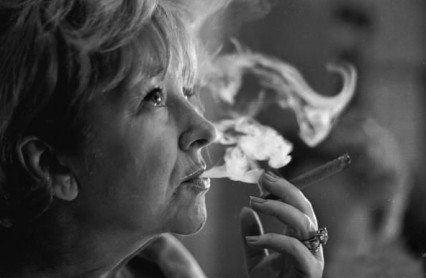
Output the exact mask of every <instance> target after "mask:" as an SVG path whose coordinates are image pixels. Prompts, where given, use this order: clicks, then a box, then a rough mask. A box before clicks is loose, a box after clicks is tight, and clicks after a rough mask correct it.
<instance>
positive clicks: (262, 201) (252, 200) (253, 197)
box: [250, 196, 266, 204]
mask: <svg viewBox="0 0 426 278" xmlns="http://www.w3.org/2000/svg"><path fill="white" fill-rule="evenodd" d="M265 202H266V200H265V199H262V198H259V197H255V196H250V203H257V204H262V203H265Z"/></svg>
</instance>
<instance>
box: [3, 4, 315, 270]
mask: <svg viewBox="0 0 426 278" xmlns="http://www.w3.org/2000/svg"><path fill="white" fill-rule="evenodd" d="M0 14H1V16H0V20H1V25H0V26H1V33H0V40H1V43H0V45H1V48H0V59H1V61H2V62H1V65H0V72H1V74H0V100H1V102H0V103H1V108H0V113H1V114H0V115H1V125H0V127H1V129H0V140H1V142H0V148H1V153H2V155H1V172H0V173H1V176H0V182H1V184H0V190H1V199H0V224H1V228H0V231H1V234H0V237H1V242H0V243H1V246H2V248H1V251H0V252H1V263H0V264H1V269H0V277H145V276H148V277H162V276H157V275H164V274H167V273H168V272H167V271H166V268H167V265H170V264H172V263H173V262H170V264H169V262H165V261H162V260H161V258H164V257H161V256H159V257H158V256H157V257H158V258H160V259H159V260H158V261H157V262H154V263H157V264H158V265H159V266H160V268H163V269H162V270H160V272H161V271H162V272H163V273H162V274H160V273H158V272H157V271H158V269H157V270H155V271H154V272H150V270H149V271H148V269H150V268H151V263H149V262H146V261H144V260H143V259H142V258H148V259H151V260H155V258H156V256H155V255H153V254H170V249H167V248H166V249H165V245H162V244H161V241H160V244H158V241H155V239H158V238H159V237H160V235H163V234H164V233H175V234H182V235H187V234H193V233H195V232H197V231H198V230H199V229H200V228H201V227H202V225H203V224H204V222H205V221H206V211H205V194H206V192H207V190H208V189H209V180H208V179H203V178H200V175H201V174H202V173H203V171H204V170H205V167H206V166H205V163H204V161H203V158H202V155H201V152H202V150H203V149H204V148H205V147H206V146H207V145H209V144H210V143H211V142H212V141H213V140H214V138H215V136H216V135H215V129H214V127H213V125H212V124H211V123H210V122H209V121H207V120H206V119H205V118H204V117H203V116H202V115H201V114H200V113H199V111H198V109H197V108H196V105H195V102H196V97H195V96H194V95H195V94H196V90H195V89H194V88H195V87H196V84H197V80H198V79H199V76H197V53H199V51H198V49H197V47H198V44H197V43H196V40H195V37H194V36H193V34H192V32H191V28H190V25H189V20H190V19H191V18H192V16H191V15H190V14H189V12H188V11H187V8H185V6H184V4H182V3H178V2H177V1H172V0H170V1H167V0H163V1H155V0H132V1H131V0H122V1H107V0H105V1H100V0H99V1H89V0H79V1H77V0H74V1H71V0H55V1H49V0H1V1H0ZM192 20H195V19H194V18H192ZM260 183H261V185H262V186H263V187H264V188H265V190H267V191H270V192H271V193H274V194H275V195H277V196H280V197H281V200H282V202H280V201H272V200H268V201H265V200H263V199H259V198H255V197H254V198H252V200H251V207H252V209H254V210H255V211H257V212H261V213H265V214H269V215H273V216H275V217H277V218H278V219H279V220H281V221H282V222H284V223H285V224H286V225H288V226H289V227H291V228H292V230H293V231H294V232H293V233H292V234H291V235H287V236H286V235H278V234H269V235H260V236H259V233H260V232H261V226H260V224H259V223H258V221H257V217H256V214H255V213H254V211H253V210H250V209H245V210H244V211H243V213H242V231H243V235H244V236H248V237H245V245H246V247H247V248H246V253H247V265H248V273H249V275H250V277H320V276H321V274H322V269H323V255H322V249H321V246H317V247H314V248H311V247H309V245H308V247H309V248H310V249H311V250H309V249H308V248H307V247H306V246H305V244H306V243H305V244H304V243H302V242H301V240H305V239H309V238H311V237H312V235H313V234H314V233H315V232H316V231H317V230H318V226H317V223H316V219H315V215H314V212H313V210H312V208H311V205H310V203H309V202H308V201H307V200H306V199H305V198H304V197H303V195H302V194H301V193H300V192H299V191H298V190H297V189H296V188H295V187H293V186H292V185H291V184H289V183H287V182H285V181H284V180H282V179H278V178H277V177H275V176H273V175H264V176H263V177H262V178H261V181H260ZM164 238H166V239H167V238H168V237H160V239H161V240H164ZM314 239H315V238H314ZM154 241H155V242H154ZM152 242H154V244H152V245H149V244H150V243H152ZM169 242H172V245H173V244H174V245H173V246H175V247H176V248H174V251H177V252H178V253H179V252H180V254H183V255H182V256H183V257H184V255H185V250H181V248H180V247H179V245H178V244H175V243H173V241H170V240H169ZM147 246H148V248H146V247H147ZM167 246H168V245H166V247H167ZM264 248H268V249H271V250H273V251H275V253H273V254H271V255H267V253H266V252H265V251H264ZM172 249H173V248H172ZM162 252H163V253H162ZM168 252H169V253H168ZM139 254H140V255H139ZM182 256H181V257H180V258H182ZM176 258H177V259H179V256H177V257H176ZM145 263H146V267H145V265H144V264H145ZM190 265H191V264H189V266H190ZM154 273H155V274H154ZM192 274H193V275H196V274H194V273H192ZM171 275H172V276H173V275H175V276H178V275H179V273H172V274H171ZM188 275H191V274H188Z"/></svg>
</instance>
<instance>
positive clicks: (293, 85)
mask: <svg viewBox="0 0 426 278" xmlns="http://www.w3.org/2000/svg"><path fill="white" fill-rule="evenodd" d="M273 4H274V3H273V2H271V1H266V0H263V1H262V0H234V1H227V3H226V6H227V9H226V10H225V9H223V10H221V14H220V16H219V17H217V18H219V20H218V21H216V24H212V23H213V21H212V22H210V23H211V24H208V29H200V30H210V31H209V32H210V33H209V32H207V31H206V33H204V35H205V36H206V34H211V35H212V37H214V38H215V39H216V41H215V43H214V45H215V46H216V47H218V49H220V45H221V43H223V42H224V41H225V40H227V39H229V38H228V37H229V36H230V35H233V36H234V35H236V34H235V33H236V32H237V31H238V30H239V27H240V26H241V25H242V24H244V23H246V22H247V21H249V20H254V19H258V18H261V17H263V16H265V15H266V14H267V13H269V11H270V10H271V8H272V7H273ZM227 13H228V14H227ZM230 15H232V16H230ZM201 35H202V34H201ZM234 45H235V48H236V50H235V51H233V52H231V53H221V52H220V51H218V52H217V53H216V54H215V55H214V57H213V58H212V59H211V60H210V59H209V60H208V62H206V61H204V65H203V70H204V72H203V76H204V77H205V81H204V86H205V88H206V89H207V91H208V92H209V93H210V94H211V95H213V97H214V98H215V99H216V100H217V105H218V106H220V109H221V110H222V111H224V112H225V113H224V114H225V120H223V121H220V122H217V123H216V127H217V129H218V131H219V133H220V135H221V136H220V139H219V140H218V141H217V143H218V144H221V145H223V146H224V147H225V148H226V152H225V156H224V159H223V164H221V165H219V166H216V167H213V168H212V169H210V170H209V171H207V172H206V173H205V176H208V177H212V178H219V177H228V178H230V179H232V180H239V181H243V182H253V183H255V182H257V179H258V177H259V175H260V174H261V173H262V172H263V170H262V169H261V168H260V166H259V163H258V162H259V161H266V162H267V163H268V165H269V167H271V168H280V167H283V166H285V165H287V164H288V163H289V162H290V159H291V157H290V155H289V154H290V152H291V151H292V144H291V142H289V141H287V140H286V139H284V138H283V137H282V136H281V135H280V134H279V133H278V132H276V131H275V130H273V129H272V128H270V127H266V126H264V125H262V124H260V123H258V122H257V121H256V120H255V118H256V116H257V114H258V113H259V111H261V110H262V109H264V107H266V106H267V105H268V104H270V103H275V104H276V105H278V106H279V107H281V108H282V109H291V110H292V111H293V112H294V114H295V116H296V119H297V122H298V126H299V136H300V138H301V139H302V140H303V141H304V142H305V143H306V144H307V145H308V146H311V147H314V146H316V145H318V144H319V143H321V142H322V141H323V140H324V139H325V138H326V137H327V135H328V134H329V133H330V131H331V129H332V128H333V126H334V124H335V122H336V121H337V119H338V117H339V116H340V115H341V113H342V112H343V111H344V109H345V108H346V107H347V105H348V103H349V102H350V100H351V99H352V97H353V95H354V92H355V87H356V78H357V74H356V71H355V69H354V68H353V67H352V66H351V65H348V64H342V65H336V64H330V65H328V66H327V69H328V70H329V71H330V72H332V73H336V74H338V75H340V76H341V80H342V88H341V90H340V92H338V93H337V94H336V95H334V96H331V97H330V96H324V95H321V94H319V93H317V92H316V91H315V90H314V89H312V88H311V86H309V84H308V82H306V80H305V79H304V78H303V76H302V74H301V73H300V72H299V71H298V70H297V69H296V68H295V67H294V66H292V65H291V64H289V63H286V62H285V61H282V60H280V59H277V58H275V57H271V56H267V55H264V54H262V53H256V52H252V51H249V50H245V49H243V48H242V47H241V46H240V44H239V43H238V42H236V40H234ZM247 75H250V76H251V77H250V79H253V78H254V79H256V80H257V83H258V85H259V90H258V92H257V94H256V96H255V97H254V98H253V99H254V100H252V101H244V102H239V101H238V96H239V95H243V94H245V93H246V92H245V91H244V86H243V85H244V82H245V80H247V79H246V78H245V77H246V76H247Z"/></svg>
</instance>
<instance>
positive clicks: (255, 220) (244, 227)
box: [240, 207, 268, 271]
mask: <svg viewBox="0 0 426 278" xmlns="http://www.w3.org/2000/svg"><path fill="white" fill-rule="evenodd" d="M240 222H241V235H242V237H243V242H244V251H245V258H246V264H247V268H248V270H249V271H251V270H252V268H253V267H255V266H256V265H257V264H258V263H259V262H260V261H261V260H262V259H263V258H264V257H266V256H267V255H268V253H267V251H266V249H262V248H257V247H254V246H250V245H248V244H247V241H246V237H247V236H259V235H262V234H263V228H262V224H261V223H260V220H259V217H258V216H257V214H256V212H254V211H253V210H252V209H250V208H247V207H244V208H243V209H242V210H241V213H240Z"/></svg>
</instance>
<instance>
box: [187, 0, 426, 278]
mask: <svg viewBox="0 0 426 278" xmlns="http://www.w3.org/2000/svg"><path fill="white" fill-rule="evenodd" d="M238 2H242V1H236V3H237V4H236V5H234V6H231V7H230V9H228V11H227V12H226V13H225V14H224V15H223V18H222V20H223V22H225V23H224V24H223V25H224V26H225V25H228V26H232V28H231V29H225V28H216V29H214V30H210V31H209V32H212V33H214V35H215V36H217V37H219V38H220V39H223V38H226V37H228V36H236V37H237V38H238V40H239V41H240V42H241V43H242V44H243V45H244V46H246V47H248V48H249V49H251V50H253V51H256V52H262V53H265V54H268V55H272V56H275V57H277V58H279V59H282V60H284V61H287V62H290V63H292V64H293V65H295V66H296V67H297V68H298V69H299V70H300V71H301V72H302V73H303V75H304V76H305V77H306V80H308V82H309V83H310V84H311V86H312V87H313V88H315V89H316V90H317V91H318V92H321V93H322V94H325V95H327V94H328V95H332V94H334V93H336V92H337V90H338V86H337V85H336V84H337V83H336V78H335V76H333V75H331V74H330V73H328V72H327V71H326V69H325V65H326V64H327V63H329V62H334V61H347V62H350V63H352V64H354V65H355V66H356V67H357V70H358V73H359V79H358V86H357V92H356V97H355V99H354V100H353V101H352V102H351V104H350V107H349V108H348V109H347V111H346V112H345V114H344V115H343V116H342V118H341V120H340V121H339V122H338V123H337V125H336V127H335V129H334V131H333V132H332V133H331V135H330V137H329V138H328V139H327V140H326V141H324V142H323V143H322V144H320V145H319V146H317V147H316V148H313V149H311V148H308V147H307V146H306V145H304V144H303V143H302V142H301V141H300V140H298V139H297V137H296V136H295V134H296V133H297V127H296V124H295V119H294V116H293V115H292V113H291V112H289V111H283V110H281V109H278V107H274V106H273V105H272V106H271V107H269V108H268V109H267V112H263V113H261V114H260V115H259V117H258V120H259V121H261V122H262V123H264V124H266V125H271V126H273V127H274V128H276V129H277V130H279V131H280V132H281V133H282V134H283V136H284V137H286V138H289V139H291V140H292V141H293V142H294V143H295V148H294V151H293V161H292V162H291V163H290V164H289V166H286V167H285V168H284V169H282V170H281V171H280V174H281V175H283V176H284V177H286V178H290V177H292V176H295V175H297V174H298V173H300V172H303V171H305V170H306V169H309V168H312V167H315V166H316V165H319V164H321V163H323V162H325V161H328V160H330V159H332V158H334V157H337V156H338V155H340V154H342V153H345V152H348V153H349V154H350V155H351V157H352V160H353V163H352V165H351V166H350V168H349V169H347V170H345V171H344V172H342V173H341V174H339V175H336V176H335V177H332V178H330V179H327V180H326V181H323V182H321V183H319V184H318V185H316V186H313V187H311V188H309V189H307V190H306V191H304V193H305V194H306V195H307V197H308V198H309V199H310V200H311V202H312V203H313V206H314V208H315V210H316V213H317V216H318V219H319V223H320V226H326V227H327V228H328V230H329V235H330V240H329V243H328V244H327V246H326V247H325V256H326V269H325V275H324V277H422V276H419V275H421V274H420V272H421V268H422V264H423V261H424V260H425V257H426V182H425V181H426V168H425V165H426V145H425V142H426V140H425V139H426V125H425V119H426V109H425V108H426V71H425V69H426V2H425V1H423V0H405V1H399V0H318V1H314V0H281V1H275V3H273V5H272V6H271V7H270V8H266V9H264V10H263V11H260V12H258V13H254V12H251V13H248V16H247V10H246V8H247V6H246V7H245V6H244V4H242V3H240V4H238ZM252 2H253V1H252ZM255 2H256V1H255ZM257 2H258V1H257ZM236 19H238V20H236ZM242 22H243V23H242ZM224 26H222V27H224ZM205 35H206V36H209V35H211V34H209V33H206V34H205ZM207 106H208V105H207ZM208 108H209V107H207V110H208ZM210 116H211V117H213V118H214V114H213V115H210ZM213 156H214V154H213ZM250 195H258V189H257V187H256V185H248V184H243V183H238V182H230V181H227V180H225V179H223V180H222V179H221V180H219V179H218V180H214V181H212V187H211V189H210V191H209V193H208V194H207V209H208V215H209V217H208V221H207V223H206V226H205V227H204V229H203V230H202V231H201V232H200V233H198V234H197V235H195V236H191V237H183V238H181V240H182V242H183V243H184V244H185V245H186V246H187V247H188V248H189V249H190V251H191V252H192V253H193V254H194V256H195V257H196V259H197V260H198V261H199V263H200V264H201V266H202V268H203V269H204V271H205V272H206V274H207V276H208V277H210V278H215V277H245V275H246V274H245V268H244V254H243V246H242V239H241V237H240V231H239V218H238V217H239V213H240V210H241V208H242V207H243V206H247V205H248V203H249V198H248V196H250ZM263 220H264V221H265V227H266V229H267V230H269V229H270V230H278V231H279V229H280V227H279V225H278V224H277V223H275V222H274V221H273V220H271V219H265V218H263ZM380 275H381V276H380Z"/></svg>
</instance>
